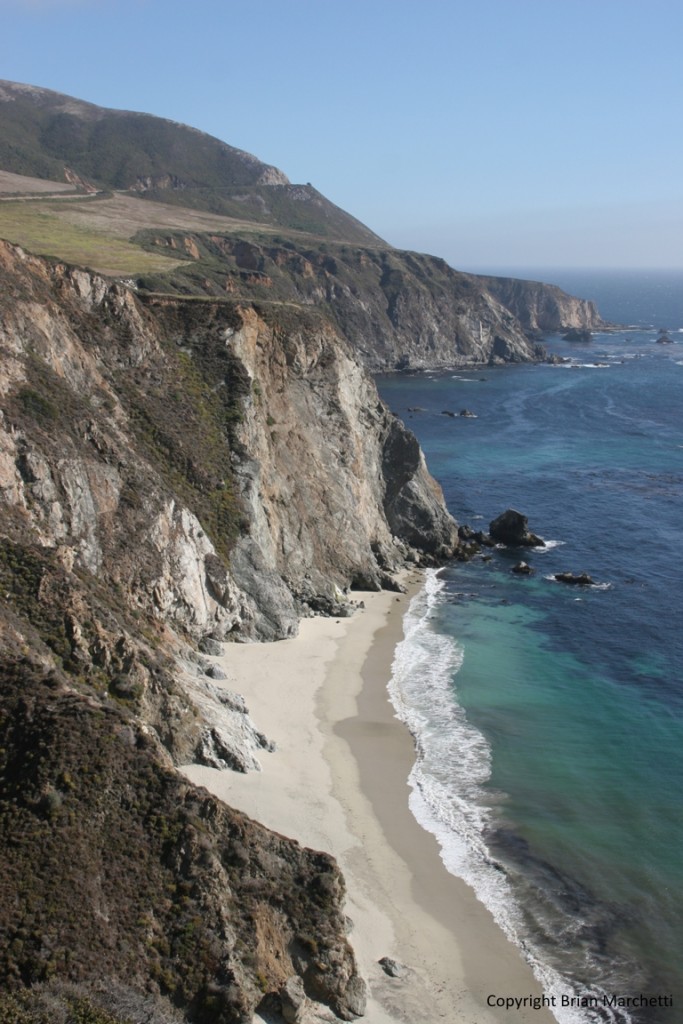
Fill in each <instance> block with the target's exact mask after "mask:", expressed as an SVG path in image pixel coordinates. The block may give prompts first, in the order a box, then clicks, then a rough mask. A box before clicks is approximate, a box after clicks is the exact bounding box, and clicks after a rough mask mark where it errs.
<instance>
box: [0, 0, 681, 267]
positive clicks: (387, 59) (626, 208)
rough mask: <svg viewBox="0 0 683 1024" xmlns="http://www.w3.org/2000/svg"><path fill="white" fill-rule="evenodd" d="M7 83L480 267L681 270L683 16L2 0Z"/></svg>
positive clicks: (287, 1)
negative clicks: (127, 114)
mask: <svg viewBox="0 0 683 1024" xmlns="http://www.w3.org/2000/svg"><path fill="white" fill-rule="evenodd" d="M0 18H1V19H2V26H3V27H2V33H1V35H0V78H6V79H10V80H12V81H17V82H25V83H30V84H32V85H39V86H43V87H46V88H49V89H55V90H57V91H58V92H64V93H67V94H69V95H71V96H77V97H78V98H80V99H84V100H89V101H91V102H93V103H97V104H100V105H102V106H107V107H116V108H120V109H127V110H139V111H144V112H147V113H151V114H156V115H159V116H162V117H168V118H171V119H173V120H175V121H181V122H184V123H187V124H190V125H193V126H194V127H196V128H200V129H202V130H203V131H206V132H209V133H211V134H212V135H216V136H218V137H219V138H221V139H223V140H224V141H225V142H228V143H230V144H231V145H233V146H237V147H239V148H240V149H246V150H248V151H249V152H251V153H254V154H255V155H256V156H258V157H259V158H260V159H262V160H264V161H265V162H266V163H272V164H275V165H276V166H277V167H279V168H280V169H281V170H283V171H284V172H285V173H286V174H287V175H288V177H289V178H290V180H291V181H293V182H311V183H312V184H313V185H315V187H316V188H317V189H319V190H320V191H321V192H322V193H323V194H324V195H326V196H327V198H328V199H331V200H332V201H333V202H335V203H337V205H339V206H341V207H342V208H343V209H345V210H347V211H348V212H349V213H352V214H353V215H354V216H355V217H357V218H358V219H359V220H361V221H363V222H364V223H365V224H367V225H368V226H369V227H371V228H372V229H373V230H374V231H375V232H377V234H379V235H381V236H382V237H383V238H385V239H386V240H387V241H388V242H390V243H391V244H393V245H396V246H399V247H401V248H406V249H413V250H417V251H420V252H429V253H432V254H434V255H438V256H442V257H443V258H445V259H446V260H448V262H449V263H451V264H452V265H453V266H455V267H458V268H459V269H463V270H485V269H499V268H506V269H515V268H525V267H534V268H536V267H539V268H540V267H671V268H674V267H675V268H683V130H682V129H683V124H682V123H681V122H682V121H683V60H682V59H681V52H682V50H683V2H681V0H468V2H462V0H240V2H239V3H235V2H233V0H192V2H189V0H184V2H182V3H180V2H176V0H0Z"/></svg>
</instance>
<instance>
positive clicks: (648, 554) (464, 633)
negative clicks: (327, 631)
mask: <svg viewBox="0 0 683 1024" xmlns="http://www.w3.org/2000/svg"><path fill="white" fill-rule="evenodd" d="M608 276H609V275H603V277H604V278H605V280H604V281H603V282H602V283H603V285H605V282H606V279H607V277H608ZM618 278H619V275H617V274H616V273H615V274H614V275H612V276H611V278H610V280H609V282H608V284H609V288H608V289H607V292H606V295H608V297H609V296H611V298H610V299H609V301H611V302H614V307H609V306H606V305H605V303H604V302H602V301H601V297H600V281H595V280H594V281H593V285H594V288H593V293H592V294H591V293H590V292H589V291H588V290H587V288H583V289H581V290H579V289H577V288H572V289H571V290H573V291H574V292H575V293H578V294H585V295H587V296H588V297H593V298H595V299H596V300H597V301H598V304H599V307H600V309H601V312H603V315H605V316H608V317H609V318H610V319H612V320H615V321H620V322H625V321H628V322H629V323H630V324H637V323H640V324H653V325H654V327H655V328H660V327H666V328H668V329H669V331H670V334H671V337H672V338H673V339H674V343H673V344H670V345H662V344H658V343H657V340H656V339H657V336H658V331H657V330H642V329H633V328H632V329H630V330H627V331H624V332H619V333H614V334H604V335H596V336H595V337H594V339H593V341H592V342H590V343H585V344H576V343H572V342H566V341H563V340H562V339H560V338H551V339H548V340H547V347H548V349H549V350H550V351H552V352H557V353H558V354H561V355H564V356H568V357H569V358H570V359H571V361H572V362H571V364H570V365H559V366H553V365H535V366H511V367H504V368H496V369H491V368H485V369H482V370H473V371H462V370H457V371H456V370H454V371H452V372H439V373H433V374H431V373H430V374H419V375H411V376H393V377H383V378H380V379H379V380H378V385H379V388H380V391H381V393H382V395H383V397H384V398H385V400H386V401H387V402H388V404H389V405H390V407H391V408H392V409H393V410H394V411H395V412H396V413H397V414H398V415H399V416H401V417H402V418H403V419H404V420H405V421H406V423H407V424H408V425H409V426H410V427H411V429H412V430H414V432H415V433H416V435H417V436H418V438H419V440H420V442H421V444H422V446H423V448H424V450H425V453H426V456H427V461H428V463H429V466H430V469H431V471H432V473H433V475H434V476H435V477H436V478H437V479H438V480H439V482H440V483H441V485H442V486H443V489H444V494H445V497H446V500H447V503H448V506H449V508H450V510H451V511H452V512H453V514H454V515H455V517H456V518H457V519H458V521H459V522H462V523H469V524H471V525H472V526H473V527H474V528H477V529H480V528H484V529H488V524H489V522H490V520H491V519H493V518H494V517H495V516H496V515H497V514H498V513H500V512H502V511H503V510H504V509H505V508H508V507H510V506H512V507H514V508H517V509H519V510H520V511H522V512H523V513H524V514H525V515H527V516H528V518H529V526H530V528H531V529H532V530H533V531H534V532H535V533H537V534H540V535H541V536H542V537H544V538H545V539H546V540H547V541H549V542H551V543H549V545H548V546H547V548H546V549H531V550H524V551H520V550H506V549H502V548H499V549H495V550H494V551H492V552H487V553H485V554H486V555H490V557H488V558H482V557H479V558H476V559H475V560H473V561H472V562H470V563H467V564H464V565H462V564H455V565H453V566H450V567H448V568H447V569H446V570H444V571H442V572H441V573H439V574H438V575H432V576H431V578H430V580H429V583H428V587H427V590H426V591H425V592H424V593H423V594H421V595H419V596H418V598H416V599H415V601H414V603H413V606H412V608H411V612H410V613H409V616H408V618H407V620H406V631H407V636H406V640H405V641H404V644H403V645H401V648H400V649H399V652H398V655H397V661H396V665H395V677H394V680H393V682H392V690H393V698H394V701H395V703H396V704H397V707H398V710H399V712H400V713H401V715H402V716H403V717H404V719H405V720H407V721H408V722H409V724H410V726H411V728H412V729H413V731H414V733H416V735H418V736H419V739H420V743H419V750H420V760H419V763H418V764H417V765H416V769H415V771H414V773H413V780H412V781H413V794H412V798H411V806H412V807H413V811H414V813H415V814H416V816H417V817H418V819H419V820H420V821H421V822H422V823H423V824H424V825H425V826H426V827H428V828H430V829H431V830H432V831H434V832H435V833H436V834H437V835H438V837H439V840H440V842H441V845H442V851H443V856H444V860H445V861H446V863H447V866H449V868H450V869H451V870H452V871H453V872H454V873H456V874H459V875H461V876H463V877H465V878H466V879H467V880H468V881H469V882H470V884H472V885H473V887H474V888H475V890H476V891H477V892H478V894H479V896H480V898H481V899H482V900H483V901H484V902H486V903H487V904H488V905H489V906H490V907H491V909H492V910H493V911H494V913H495V915H496V916H497V918H498V920H499V922H500V923H501V925H502V926H503V927H504V928H505V930H506V931H507V932H508V934H510V935H511V936H512V937H513V938H514V939H515V941H517V942H518V943H519V944H520V945H522V946H523V948H524V949H525V952H526V955H527V956H528V958H529V959H530V960H531V962H532V964H533V965H534V967H535V969H536V972H537V974H538V975H539V977H541V978H542V980H543V982H544V984H545V985H546V988H547V991H548V992H553V993H555V994H556V996H557V998H558V1003H559V1001H560V995H561V994H562V993H564V994H565V995H568V996H574V997H576V996H580V995H582V994H583V995H585V994H586V993H589V994H593V995H596V997H597V998H598V999H599V1000H600V999H602V995H603V993H606V994H607V996H608V999H610V998H612V997H613V996H617V997H623V996H627V995H633V994H638V993H641V992H643V993H645V994H647V995H648V996H651V997H655V998H656V997H658V996H660V995H661V996H667V997H673V1000H674V1007H673V1009H672V1008H669V1007H650V1008H648V1009H637V1010H630V1011H628V1012H625V1011H624V1010H622V1009H619V1008H617V1007H612V1008H601V1009H600V1010H599V1012H598V1011H596V1010H590V1009H585V1008H584V1009H577V1008H574V1009H564V1010H561V1009H558V1010H557V1011H556V1015H557V1016H558V1019H559V1020H561V1021H563V1022H572V1024H575V1022H585V1021H599V1020H600V1021H602V1020H612V1021H628V1020H632V1021H638V1022H640V1021H647V1022H655V1021H657V1022H666V1024H675V1022H677V1021H679V1020H681V1019H683V970H682V969H681V956H682V955H683V814H682V807H683V640H682V639H681V637H682V636H683V632H682V630H681V627H682V626H683V586H682V585H681V584H682V578H683V569H682V568H681V554H680V545H679V539H680V530H681V511H682V510H683V500H682V499H683V412H682V408H683V406H682V403H681V397H682V396H683V288H681V287H680V285H681V283H683V282H682V280H681V275H679V276H678V278H677V279H675V278H674V277H673V276H672V275H668V276H665V279H663V280H660V281H659V283H657V282H653V281H652V280H649V279H648V278H643V279H642V280H641V281H640V286H639V284H638V281H639V278H638V276H637V275H633V274H631V275H628V276H627V277H626V278H624V276H623V275H622V277H621V284H619V279H618ZM674 280H678V285H679V287H678V288H677V289H676V288H674V292H675V294H672V293H671V288H672V287H673V286H672V281H674ZM557 283H560V284H563V286H564V287H566V288H568V287H570V282H568V281H567V280H564V281H561V280H559V281H558V282H557ZM588 283H590V282H588ZM639 287H640V289H641V291H640V293H639V292H638V288H639ZM619 288H621V293H622V295H623V296H624V300H623V301H624V305H623V306H619V304H618V299H617V298H615V296H618V294H619ZM638 294H640V295H641V305H640V306H639V305H638V301H637V296H638ZM657 294H660V295H662V296H664V295H666V296H668V297H667V299H666V302H665V301H664V299H662V307H661V308H662V309H664V306H666V309H664V312H663V313H662V314H661V315H660V314H658V313H657V309H656V308H653V296H656V295H657ZM676 295H677V296H678V298H677V299H676ZM627 300H628V302H627ZM679 331H680V333H679ZM411 407H412V408H413V409H414V407H419V409H420V410H421V411H412V412H410V411H409V408H411ZM465 407H466V408H468V409H470V410H472V411H473V412H474V413H475V414H476V417H477V418H476V419H473V418H472V419H471V418H461V417H456V418H451V417H447V416H444V415H443V411H444V410H449V409H450V410H452V411H455V412H458V411H459V410H461V409H462V408H465ZM521 558H523V559H525V560H526V561H527V562H529V564H530V565H531V566H532V567H533V569H534V575H533V576H531V577H521V576H518V575H515V574H513V573H512V572H511V569H512V566H513V565H514V564H515V563H516V562H517V561H519V560H520V559H521ZM566 570H568V571H571V572H575V573H578V572H584V571H585V572H588V573H589V574H590V575H591V577H592V578H593V579H594V580H595V581H596V583H597V584H598V586H596V587H591V588H576V587H572V586H567V585H563V584H561V583H558V582H556V581H554V580H553V579H552V576H553V574H554V573H556V572H561V571H566ZM493 982H495V978H494V979H492V983H493Z"/></svg>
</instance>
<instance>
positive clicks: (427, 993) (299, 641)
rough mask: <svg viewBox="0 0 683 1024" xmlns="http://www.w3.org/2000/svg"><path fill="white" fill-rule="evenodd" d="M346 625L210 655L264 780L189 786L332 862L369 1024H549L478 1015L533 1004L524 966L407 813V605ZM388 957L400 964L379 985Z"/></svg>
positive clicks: (376, 602) (310, 624) (378, 601)
mask: <svg viewBox="0 0 683 1024" xmlns="http://www.w3.org/2000/svg"><path fill="white" fill-rule="evenodd" d="M356 597H357V599H358V600H363V601H364V602H365V605H366V607H365V610H363V611H360V612H358V613H357V614H356V615H354V616H353V617H352V618H351V619H341V620H334V619H323V618H317V619H305V620H304V621H303V622H302V623H301V631H300V634H299V636H298V637H296V638H295V639H292V640H283V641H280V642H279V643H275V644H250V645H228V646H226V653H225V654H224V655H223V656H222V657H221V658H217V659H215V660H216V661H217V662H218V663H219V664H220V665H221V666H222V667H223V669H224V670H225V671H226V673H227V674H228V677H229V678H228V680H227V682H226V684H225V685H226V686H229V687H230V688H231V689H234V690H237V691H239V692H240V693H242V694H244V696H245V697H246V700H247V704H248V706H249V710H250V713H251V716H252V718H253V720H254V721H255V723H256V725H257V727H258V728H259V729H261V730H262V731H263V732H265V734H266V736H267V737H268V739H270V740H274V741H275V742H276V744H277V750H276V751H275V752H274V753H272V754H268V753H264V754H263V756H262V757H261V763H262V766H263V770H262V771H261V772H251V773H249V774H248V775H239V774H236V773H234V772H230V771H225V772H220V771H216V770H214V769H211V768H203V767H200V766H197V765H192V766H188V767H186V768H185V769H183V770H184V772H185V774H186V775H187V777H188V778H190V779H192V780H193V781H194V782H196V783H198V784H200V785H203V786H205V787H206V788H207V789H209V790H210V791H211V792H212V793H214V794H215V795H216V796H218V797H220V798H221V799H223V800H225V802H226V803H228V804H230V805H231V806H232V807H236V808H238V809H239V810H242V811H244V812H246V813H247V814H249V815H250V816H251V817H253V818H255V819H257V820H258V821H261V822H262V823H263V824H264V825H267V826H268V827H269V828H272V829H274V830H275V831H277V832H280V833H282V834H284V835H287V836H290V837H292V838H294V839H297V840H298V841H299V842H301V843H302V844H304V845H305V846H310V847H313V848H315V849H321V850H325V851H327V852H328V853H331V854H333V855H334V857H335V858H336V859H337V861H338V863H339V865H340V867H341V869H342V871H343V873H344V876H345V878H346V883H347V889H348V896H347V905H346V913H347V914H348V915H349V917H350V918H351V919H352V921H353V922H354V927H353V930H352V932H351V935H350V941H351V943H352V945H353V948H354V951H355V953H356V957H357V959H358V963H359V969H360V971H361V974H362V975H363V977H364V978H365V979H366V981H367V982H368V986H369V999H368V1009H367V1014H366V1017H365V1018H364V1019H365V1020H366V1021H368V1024H397V1022H401V1024H407V1022H410V1024H435V1022H437V1021H438V1022H440V1024H442V1022H444V1021H448V1022H453V1024H494V1022H495V1024H501V1022H503V1021H504V1022H506V1024H521V1022H531V1021H533V1022H534V1024H550V1022H552V1021H553V1020H554V1018H553V1017H552V1016H550V1012H549V1011H548V1010H546V1009H541V1010H533V1009H531V1008H526V1009H522V1010H516V1009H509V1010H506V1009H495V1008H488V1007H487V1005H486V1003H487V997H488V996H489V995H495V996H502V997H508V996H518V997H525V996H526V997H530V996H538V995H540V989H539V986H538V984H537V982H536V981H535V979H534V977H533V975H532V973H531V970H530V968H529V967H528V966H527V965H526V964H525V963H524V961H523V960H522V958H521V955H520V954H519V952H518V950H517V949H516V948H515V947H514V946H513V945H512V944H511V943H510V942H508V940H507V939H506V938H505V936H504V935H503V933H502V932H501V931H500V930H499V928H498V927H497V926H496V924H495V922H494V921H493V919H492V917H491V916H490V914H489V912H488V911H487V910H486V909H485V908H484V907H483V906H482V905H481V904H480V903H478V902H477V901H476V899H475V898H474V896H473V894H472V892H471V891H470V890H469V888H468V887H467V886H466V885H465V884H464V883H463V882H461V881H460V880H459V879H457V878H454V877H453V876H452V875H450V874H449V873H448V872H447V871H446V869H445V868H444V866H443V864H442V862H441V860H440V858H439V855H438V845H437V842H436V840H435V839H434V837H433V836H431V835H430V834H429V833H427V832H425V831H424V830H423V829H422V828H421V827H420V826H419V825H418V824H417V822H416V821H415V819H414V818H413V817H412V815H411V814H410V812H409V810H408V792H409V791H408V786H407V783H406V779H407V776H408V772H409V770H410V767H411V764H412V759H413V745H412V740H411V738H410V736H409V734H408V732H407V730H406V729H405V728H404V726H403V725H401V724H400V723H399V722H398V721H397V720H396V719H395V718H394V716H393V709H392V708H391V705H390V704H389V701H388V699H387V696H386V684H387V682H388V679H389V676H390V671H391V662H392V658H393V650H394V647H395V645H396V643H397V642H398V641H399V640H400V639H401V636H402V631H401V626H402V617H403V614H404V612H405V609H406V598H405V597H401V598H400V599H397V596H396V595H395V594H390V593H381V594H358V595H356ZM383 956H391V957H393V958H394V959H396V960H398V961H399V962H400V963H401V964H405V965H406V966H407V967H408V970H407V971H406V973H405V975H404V976H403V977H401V978H397V979H394V978H389V977H388V976H387V975H386V974H385V973H384V972H383V971H382V969H381V968H380V967H379V966H378V964H377V961H378V960H379V959H380V958H381V957H383Z"/></svg>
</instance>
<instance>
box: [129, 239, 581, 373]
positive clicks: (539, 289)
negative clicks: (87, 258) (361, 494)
mask: <svg viewBox="0 0 683 1024" xmlns="http://www.w3.org/2000/svg"><path fill="white" fill-rule="evenodd" d="M145 237H146V238H147V241H148V244H149V245H150V247H153V248H155V249H158V248H159V247H162V248H171V249H174V250H179V249H183V248H185V250H186V251H187V244H188V240H189V241H191V242H192V245H193V247H194V248H195V250H196V251H197V253H198V257H197V259H198V260H199V261H200V266H201V269H202V274H201V276H199V275H198V274H197V268H196V267H193V266H189V267H185V268H183V267H181V268H177V269H176V270H175V271H173V272H172V273H170V274H169V275H167V277H166V278H159V279H155V278H144V279H142V283H143V285H144V286H145V287H149V288H152V289H159V290H165V291H167V290H174V291H180V292H185V291H193V290H194V291H196V290H199V289H201V290H203V291H205V292H206V293H207V294H210V295H217V296H218V295H225V294H226V292H227V293H228V294H230V295H233V296H243V297H244V298H249V299H255V300H260V299H265V300H272V299H274V298H277V299H279V300H281V301H287V302H297V303H302V304H306V305H314V306H316V307H317V308H319V309H324V310H326V311H328V312H329V314H330V315H331V316H332V317H333V318H334V320H335V322H336V324H337V325H338V329H339V330H340V331H341V332H342V333H343V334H344V336H345V338H346V339H347V340H348V341H349V343H350V344H351V346H352V347H353V349H354V351H356V352H358V353H359V354H360V356H361V357H362V359H363V362H364V363H365V365H366V366H368V367H369V368H370V369H372V370H392V369H396V368H402V369H405V368H409V367H410V368H415V369H417V368H424V367H439V366H455V365H472V364H482V363H493V364H496V363H504V362H520V361H522V362H523V361H529V360H534V359H539V358H541V356H542V351H541V350H540V349H539V347H538V346H537V345H536V344H535V343H534V341H533V340H530V339H529V333H531V334H533V335H534V336H536V335H537V333H538V330H539V329H540V326H539V324H540V320H539V318H538V317H537V316H536V314H534V315H533V317H532V320H533V323H531V322H528V323H527V322H524V321H523V320H520V318H519V317H518V313H521V310H522V309H523V308H524V297H523V296H524V294H525V292H526V287H527V284H528V282H514V284H515V285H516V286H517V289H518V294H517V295H516V298H515V302H516V304H517V306H518V307H519V309H518V310H517V309H510V308H508V307H507V306H506V304H505V301H504V299H503V298H501V297H500V296H498V295H497V294H496V292H495V291H494V290H492V289H490V288H489V286H488V283H489V281H494V280H495V279H493V278H491V279H488V278H479V277H476V276H474V275H471V274H463V273H460V272H458V271H456V270H453V269H452V268H451V267H449V266H448V264H447V263H446V262H445V261H444V260H441V259H437V258H436V257H433V256H425V255H422V254H419V253H411V252H401V251H399V250H394V249H389V248H388V247H386V246H385V247H384V248H381V249H380V248H368V247H367V245H366V246H365V247H364V248H359V247H350V246H347V245H334V246H333V245H330V244H328V243H321V244H320V245H318V246H317V247H316V246H303V245H302V244H301V243H300V242H299V241H296V240H294V241H287V243H286V245H283V244H276V243H275V242H273V241H265V240H263V241H260V242H258V243H257V242H255V241H250V242H246V241H244V240H242V239H236V238H234V237H229V236H223V235H193V236H188V235H186V234H183V235H181V234H180V233H178V234H175V235H174V234H170V235H164V236H160V235H159V234H158V233H157V232H147V233H146V235H145ZM255 275H257V276H255ZM266 282H267V283H266ZM545 287H546V286H544V285H533V288H532V293H531V295H530V297H529V301H530V304H531V307H532V308H536V306H539V305H543V304H544V303H545V304H546V305H547V306H548V308H552V309H554V310H555V311H556V312H557V310H558V309H559V306H560V304H561V300H562V301H563V300H566V301H567V303H568V304H569V305H570V306H571V308H572V311H573V314H572V315H573V316H575V317H577V318H579V322H580V323H581V324H582V325H585V326H588V324H587V323H586V319H585V317H586V316H587V315H588V312H589V309H588V306H587V305H586V304H584V307H581V304H580V302H579V300H574V299H572V300H570V299H569V297H568V296H564V293H562V292H560V290H559V289H555V288H551V289H550V291H551V297H550V298H548V297H546V298H545V299H543V298H542V296H543V289H544V288H545ZM592 315H593V314H591V316H592ZM581 317H583V319H581ZM594 319H595V320H596V321H597V320H599V317H597V314H595V316H594ZM527 320H528V318H527ZM592 322H593V321H592V320H591V323H592ZM549 323H550V318H549V317H545V319H544V320H543V325H544V326H543V329H548V328H547V326H546V325H547V324H549ZM553 329H554V328H553Z"/></svg>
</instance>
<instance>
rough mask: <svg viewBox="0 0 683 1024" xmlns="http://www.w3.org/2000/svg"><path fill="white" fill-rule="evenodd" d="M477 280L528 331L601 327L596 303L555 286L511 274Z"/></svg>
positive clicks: (542, 332)
mask: <svg viewBox="0 0 683 1024" xmlns="http://www.w3.org/2000/svg"><path fill="white" fill-rule="evenodd" d="M480 281H481V282H482V284H483V286H484V288H486V290H487V291H488V292H489V294H491V295H493V296H495V298H496V299H497V300H498V301H499V302H501V303H502V304H503V305H504V306H505V307H506V308H507V309H509V310H510V312H511V313H513V314H514V316H515V317H516V318H517V320H518V321H519V323H520V324H521V325H522V327H523V329H524V330H525V331H527V332H529V333H530V334H544V333H547V334H550V333H553V332H556V331H566V330H569V329H570V328H572V327H575V328H578V329H580V330H589V331H590V330H598V329H599V328H600V327H604V321H603V319H602V317H601V316H600V314H599V313H598V310H597V308H596V306H595V303H593V302H589V301H587V300H586V299H577V298H575V297H574V296H573V295H568V294H567V293H566V292H564V291H562V289H561V288H558V287H557V285H554V284H542V283H541V282H540V281H521V280H518V279H517V278H513V277H481V278H480Z"/></svg>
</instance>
